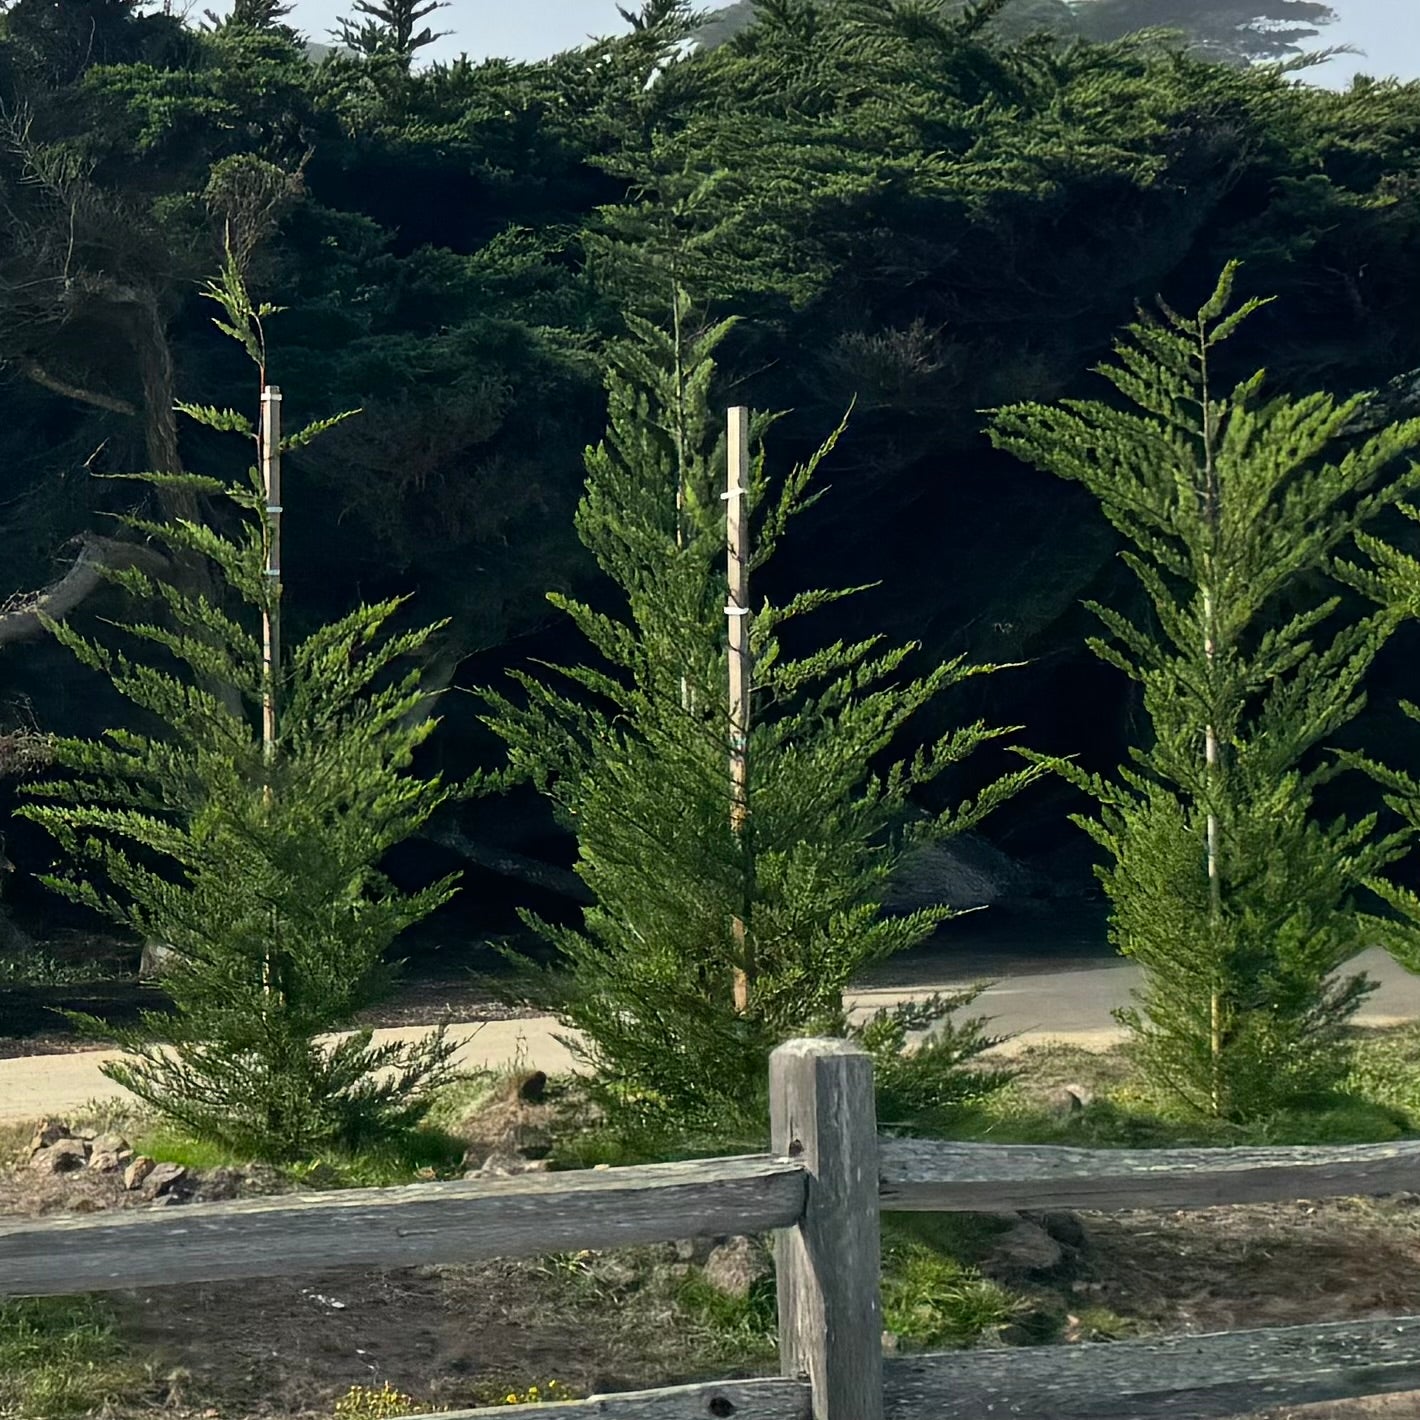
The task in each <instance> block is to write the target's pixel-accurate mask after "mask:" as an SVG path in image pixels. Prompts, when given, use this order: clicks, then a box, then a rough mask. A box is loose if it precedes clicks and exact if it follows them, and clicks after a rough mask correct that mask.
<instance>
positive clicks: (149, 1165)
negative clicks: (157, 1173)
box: [123, 1154, 158, 1193]
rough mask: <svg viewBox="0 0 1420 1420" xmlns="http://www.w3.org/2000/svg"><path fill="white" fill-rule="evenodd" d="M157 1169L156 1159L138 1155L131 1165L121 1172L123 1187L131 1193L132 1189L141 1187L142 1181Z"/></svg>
mask: <svg viewBox="0 0 1420 1420" xmlns="http://www.w3.org/2000/svg"><path fill="white" fill-rule="evenodd" d="M157 1167H158V1161H157V1160H156V1159H150V1158H149V1157H148V1156H147V1154H139V1155H138V1157H137V1158H136V1159H134V1160H133V1162H132V1163H131V1164H129V1165H128V1167H127V1168H126V1169H124V1171H123V1186H124V1187H125V1188H126V1189H128V1191H129V1192H130V1193H131V1192H132V1191H133V1190H134V1189H137V1188H141V1187H142V1186H143V1180H144V1179H145V1178H147V1177H148V1175H149V1174H150V1173H152V1172H153V1170H154V1169H155V1168H157Z"/></svg>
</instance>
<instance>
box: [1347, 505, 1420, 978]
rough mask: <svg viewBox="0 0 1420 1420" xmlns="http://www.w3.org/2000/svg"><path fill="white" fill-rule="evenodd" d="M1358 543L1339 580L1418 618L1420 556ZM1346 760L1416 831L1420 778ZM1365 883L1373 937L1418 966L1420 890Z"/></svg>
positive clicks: (1361, 538) (1373, 542)
mask: <svg viewBox="0 0 1420 1420" xmlns="http://www.w3.org/2000/svg"><path fill="white" fill-rule="evenodd" d="M1399 511H1400V512H1401V513H1403V514H1404V515H1405V516H1406V517H1407V518H1409V519H1410V520H1411V521H1412V522H1416V523H1420V509H1417V508H1416V507H1415V506H1413V505H1412V504H1401V505H1400V508H1399ZM1356 543H1357V545H1358V547H1359V548H1360V550H1361V552H1362V553H1364V554H1365V556H1366V557H1367V559H1368V564H1369V565H1366V566H1362V565H1359V564H1357V563H1354V562H1349V561H1339V562H1338V563H1337V566H1336V572H1337V575H1338V576H1339V577H1340V578H1341V580H1342V581H1344V582H1346V583H1347V584H1348V585H1349V586H1352V587H1354V588H1356V590H1358V591H1360V592H1362V593H1364V594H1365V595H1366V596H1368V597H1370V598H1372V599H1373V600H1374V601H1376V602H1377V603H1379V604H1380V606H1381V607H1382V608H1383V609H1384V610H1385V612H1386V613H1387V614H1389V615H1392V616H1394V617H1395V618H1396V619H1397V620H1401V621H1414V620H1417V619H1420V559H1417V558H1415V557H1414V556H1413V555H1411V554H1410V553H1408V552H1406V551H1405V550H1404V549H1403V548H1400V547H1396V546H1393V545H1392V544H1391V543H1389V542H1386V541H1385V540H1384V539H1382V538H1380V537H1376V536H1373V535H1371V534H1369V533H1361V534H1359V535H1358V536H1357V537H1356ZM1400 708H1401V711H1402V712H1403V713H1404V715H1405V716H1406V717H1407V718H1408V719H1410V720H1411V721H1416V722H1420V706H1417V705H1416V704H1415V703H1414V701H1411V700H1402V701H1401V702H1400ZM1345 759H1346V761H1347V763H1349V764H1351V765H1353V766H1354V767H1356V768H1359V769H1362V770H1364V771H1366V772H1367V773H1368V774H1369V775H1370V776H1371V777H1372V779H1374V780H1375V781H1376V783H1377V784H1379V786H1380V788H1381V790H1382V791H1383V796H1384V799H1385V803H1386V806H1387V807H1388V808H1390V809H1391V810H1392V811H1393V812H1394V813H1396V814H1398V815H1399V816H1400V818H1401V819H1402V821H1403V822H1404V823H1405V825H1406V827H1407V828H1408V829H1409V830H1410V834H1411V836H1412V837H1413V836H1415V835H1416V834H1420V779H1417V777H1416V776H1415V775H1413V774H1410V773H1407V772H1406V771H1404V770H1400V769H1392V768H1389V767H1388V766H1386V765H1384V764H1381V763H1378V762H1377V761H1376V760H1374V759H1371V758H1369V757H1367V756H1363V755H1347V756H1345ZM1368 885H1369V886H1370V887H1371V889H1372V890H1373V891H1374V892H1375V893H1376V894H1377V895H1378V896H1379V897H1380V898H1381V899H1382V900H1383V901H1384V902H1385V903H1386V905H1387V906H1388V907H1389V908H1390V909H1391V912H1390V914H1389V915H1388V916H1386V917H1384V918H1379V917H1377V918H1371V919H1369V920H1368V921H1367V923H1366V926H1367V929H1368V932H1369V934H1370V935H1371V939H1372V940H1373V941H1377V942H1381V943H1383V944H1384V945H1385V946H1386V947H1387V949H1388V950H1389V951H1390V953H1391V955H1392V956H1393V957H1395V959H1396V960H1397V961H1398V962H1400V963H1401V964H1402V965H1403V966H1404V967H1405V968H1406V969H1407V970H1409V971H1420V893H1416V892H1415V891H1414V889H1412V888H1409V887H1406V886H1404V885H1402V884H1400V883H1396V882H1392V881H1391V880H1390V879H1388V878H1384V877H1375V878H1372V879H1371V880H1370V882H1369V884H1368Z"/></svg>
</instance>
